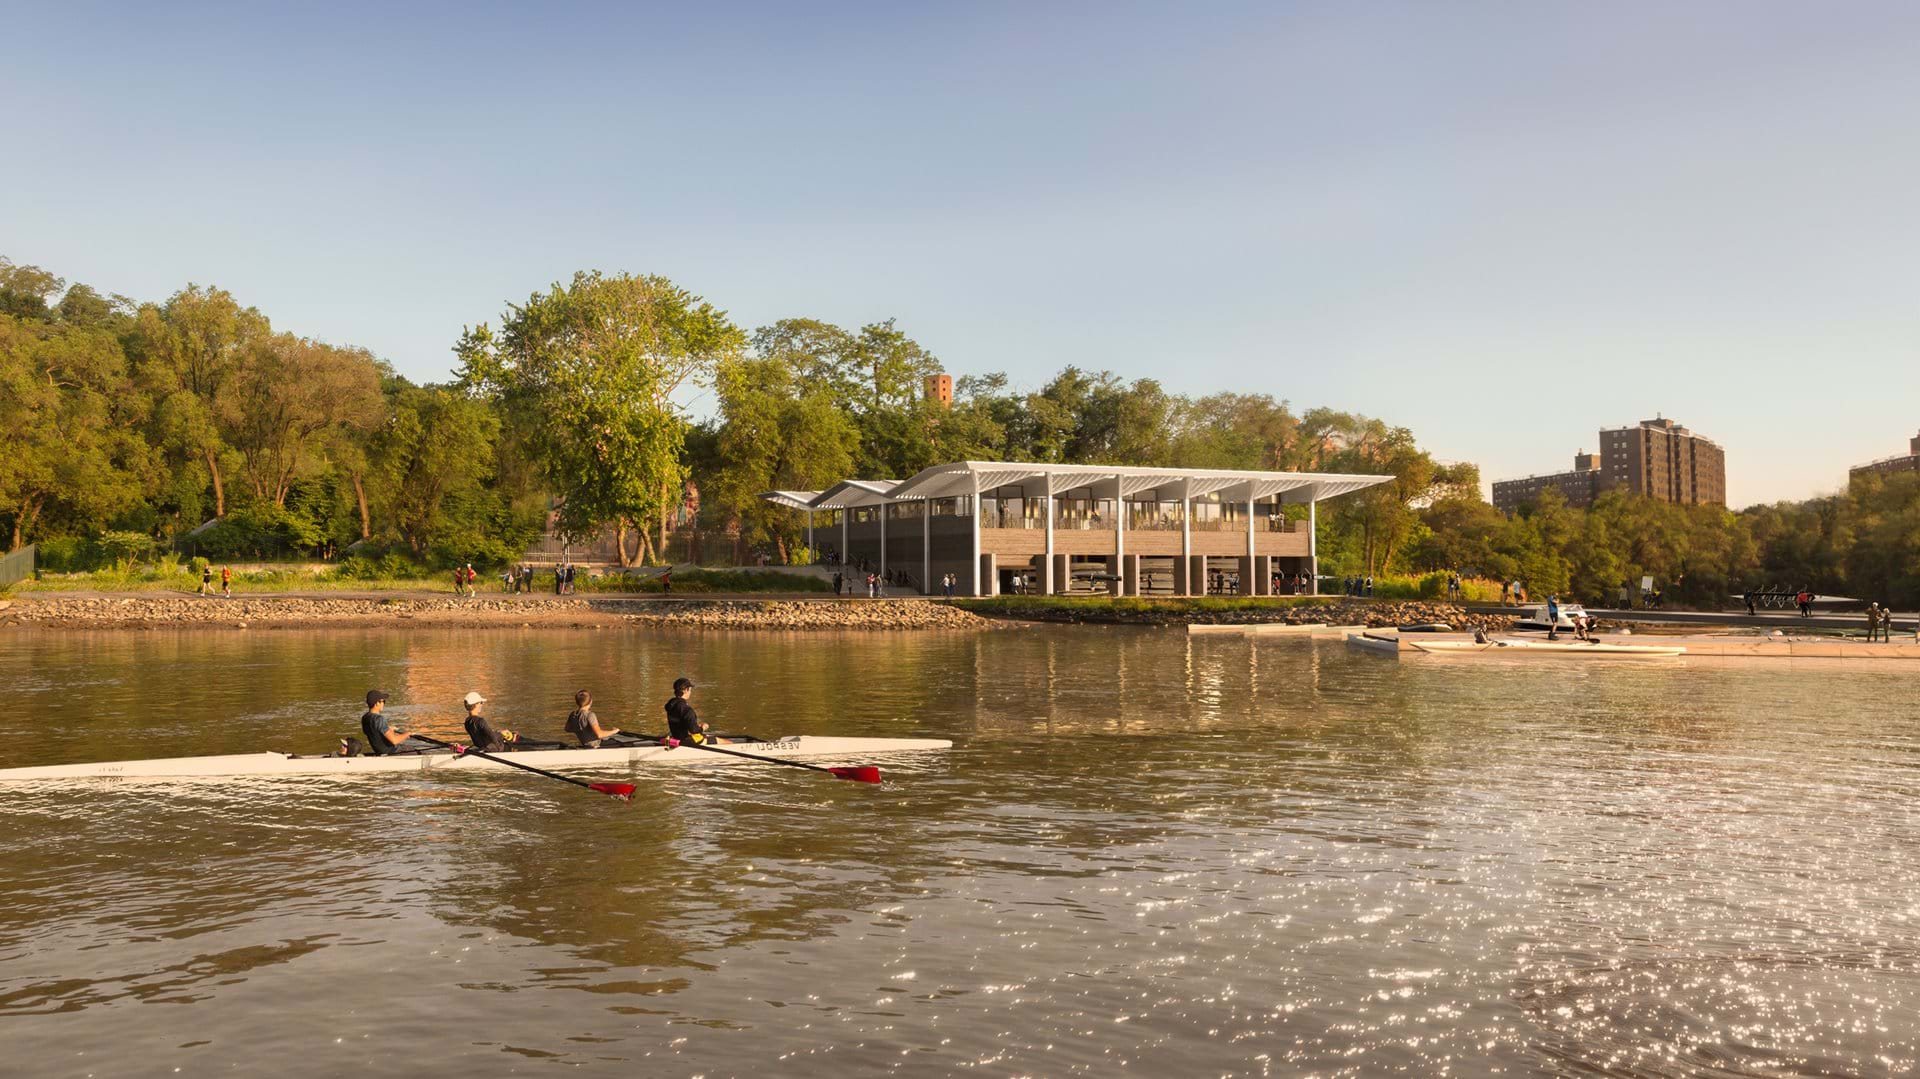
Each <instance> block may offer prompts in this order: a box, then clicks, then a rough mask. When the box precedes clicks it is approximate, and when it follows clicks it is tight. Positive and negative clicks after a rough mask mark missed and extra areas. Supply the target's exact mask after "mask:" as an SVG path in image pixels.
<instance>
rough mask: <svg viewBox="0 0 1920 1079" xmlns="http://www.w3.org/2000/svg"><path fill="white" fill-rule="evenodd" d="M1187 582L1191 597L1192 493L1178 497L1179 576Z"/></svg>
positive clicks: (1188, 592)
mask: <svg viewBox="0 0 1920 1079" xmlns="http://www.w3.org/2000/svg"><path fill="white" fill-rule="evenodd" d="M1179 579H1180V580H1182V581H1185V582H1187V595H1189V596H1191V595H1193V493H1192V491H1190V490H1189V491H1186V492H1183V493H1182V494H1181V495H1180V576H1179Z"/></svg>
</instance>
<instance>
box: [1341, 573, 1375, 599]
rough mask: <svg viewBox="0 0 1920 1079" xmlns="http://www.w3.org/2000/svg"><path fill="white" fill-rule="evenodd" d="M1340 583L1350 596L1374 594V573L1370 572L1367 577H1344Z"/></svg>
mask: <svg viewBox="0 0 1920 1079" xmlns="http://www.w3.org/2000/svg"><path fill="white" fill-rule="evenodd" d="M1340 583H1341V585H1342V586H1343V587H1344V588H1345V589H1346V594H1347V595H1349V596H1361V597H1365V596H1371V595H1373V575H1372V574H1368V575H1366V576H1365V577H1347V578H1343V579H1342V580H1341V582H1340Z"/></svg>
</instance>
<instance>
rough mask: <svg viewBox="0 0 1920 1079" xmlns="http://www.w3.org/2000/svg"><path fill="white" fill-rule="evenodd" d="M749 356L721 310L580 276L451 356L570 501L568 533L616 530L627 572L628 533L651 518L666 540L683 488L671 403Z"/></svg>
mask: <svg viewBox="0 0 1920 1079" xmlns="http://www.w3.org/2000/svg"><path fill="white" fill-rule="evenodd" d="M744 346H745V335H744V334H742V333H741V332H740V330H739V329H738V328H736V327H735V326H734V325H733V323H731V322H729V321H728V320H727V317H726V313H725V312H724V311H721V310H720V309H718V308H716V307H714V306H713V305H712V304H709V303H707V302H706V301H705V300H702V299H700V298H699V297H697V296H695V295H693V294H692V293H689V292H687V291H686V290H685V289H682V288H680V287H679V286H677V285H675V284H673V283H672V282H671V281H669V280H667V279H666V278H664V277H636V276H628V275H621V276H617V277H608V276H605V275H603V274H600V273H598V272H593V273H586V272H582V273H579V274H575V275H574V278H573V281H572V283H571V284H568V285H555V286H553V288H552V289H551V290H549V291H548V292H546V293H536V294H535V295H533V296H531V297H529V298H528V300H527V302H526V303H524V304H521V305H518V306H514V307H510V308H509V309H508V311H507V313H506V315H505V317H504V318H503V319H502V324H501V332H500V334H499V336H498V337H497V338H496V337H495V335H494V334H493V332H492V330H491V329H490V328H488V327H487V326H484V325H482V326H480V327H477V328H476V329H473V330H470V331H467V332H466V333H465V334H464V335H463V337H462V339H461V341H460V344H459V346H458V347H457V350H456V351H457V353H458V354H459V355H460V357H461V360H462V364H463V367H462V378H463V380H464V381H465V382H466V384H467V385H469V386H472V387H474V388H475V389H477V390H479V391H480V392H483V393H486V394H489V395H490V396H491V397H492V398H493V399H494V400H496V401H498V402H499V403H500V405H501V407H502V408H504V409H505V410H506V412H507V414H508V415H509V416H510V417H511V418H512V420H513V422H514V423H515V425H516V426H518V427H519V428H520V429H521V430H522V431H523V432H525V439H526V443H525V444H526V445H527V447H528V448H529V449H530V450H531V451H532V452H533V453H534V454H536V455H537V457H538V458H539V460H540V461H541V463H542V465H543V466H544V468H545V473H546V477H547V479H548V481H549V482H550V483H551V484H552V485H553V487H554V489H555V490H556V491H558V492H559V493H560V494H561V495H562V496H563V502H562V506H561V511H560V523H561V527H562V528H563V529H564V530H565V531H566V532H567V533H568V534H570V535H573V536H586V535H591V534H593V533H595V532H597V531H598V530H599V529H600V528H601V527H602V526H604V525H606V524H608V523H614V524H616V525H617V527H618V529H619V533H620V537H621V542H620V558H621V561H622V563H623V564H630V563H631V561H632V559H631V557H630V556H629V555H628V554H627V550H626V542H625V533H626V530H627V529H629V528H632V527H635V526H636V525H641V524H642V523H643V522H644V521H645V520H646V519H647V518H648V517H649V516H650V515H652V516H654V517H656V519H658V520H659V522H660V527H661V535H662V537H663V539H664V536H665V530H666V523H667V518H668V516H669V514H670V513H671V511H672V509H673V506H674V500H673V499H672V497H671V493H672V492H674V491H678V490H680V489H681V485H682V480H683V479H684V475H683V471H682V462H681V452H682V449H683V448H684V446H685V442H686V427H687V424H686V420H685V419H684V417H683V416H682V415H681V412H680V409H679V408H678V406H677V405H676V404H675V403H674V399H673V394H674V393H675V391H676V390H678V389H679V388H680V387H681V386H683V385H686V384H688V383H689V382H693V381H697V380H699V379H701V378H703V377H706V376H708V375H710V374H711V373H712V371H713V368H714V366H715V364H716V363H718V362H719V361H720V360H721V359H723V358H725V357H729V356H732V355H735V354H737V353H738V352H739V351H740V350H741V349H742V348H744ZM642 542H643V544H644V542H645V533H644V531H643V533H642ZM643 549H644V548H643Z"/></svg>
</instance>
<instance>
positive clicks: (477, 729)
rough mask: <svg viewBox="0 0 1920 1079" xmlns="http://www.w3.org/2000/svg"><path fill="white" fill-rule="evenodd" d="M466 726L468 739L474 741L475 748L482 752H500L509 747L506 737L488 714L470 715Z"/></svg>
mask: <svg viewBox="0 0 1920 1079" xmlns="http://www.w3.org/2000/svg"><path fill="white" fill-rule="evenodd" d="M466 728H467V741H469V742H472V743H473V748H475V749H477V750H480V751H481V752H482V753H498V752H500V751H501V750H503V749H505V748H507V739H506V737H505V736H504V735H502V734H501V733H500V728H498V727H495V726H494V725H493V721H492V720H490V719H488V718H487V717H486V716H468V717H467V722H466Z"/></svg>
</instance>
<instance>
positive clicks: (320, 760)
mask: <svg viewBox="0 0 1920 1079" xmlns="http://www.w3.org/2000/svg"><path fill="white" fill-rule="evenodd" d="M732 746H733V748H736V749H742V750H747V751H749V752H752V753H757V754H759V755H760V756H763V757H779V758H782V759H788V758H794V759H799V758H809V757H828V758H839V759H842V760H856V759H861V758H865V757H872V756H875V755H878V754H882V753H915V752H921V751H925V750H933V749H952V748H953V743H952V742H950V741H947V740H946V739H944V738H819V737H813V736H810V735H793V736H790V737H787V738H781V739H779V740H778V741H772V742H738V743H732ZM502 755H503V756H505V757H507V758H508V759H510V760H514V761H517V762H519V763H521V764H531V765H533V766H534V767H536V768H546V769H551V770H564V769H568V768H607V769H613V768H628V767H633V766H637V765H648V766H652V765H682V764H685V765H706V766H715V765H738V764H751V763H752V762H751V761H747V760H743V759H741V758H739V757H730V756H726V755H724V754H720V753H706V752H703V751H701V750H698V749H692V748H686V747H683V748H680V749H668V748H667V747H665V746H653V745H645V746H613V747H607V748H603V749H533V750H522V751H516V752H512V753H506V754H502ZM510 770H511V769H510V768H509V767H508V766H507V765H504V764H496V763H494V762H493V761H490V760H487V759H486V758H484V757H473V756H464V755H460V754H456V753H454V752H453V751H452V750H436V751H434V752H430V753H407V754H400V755H396V756H390V757H373V756H366V757H303V756H297V755H293V754H288V753H234V754H230V755H227V756H223V757H166V758H162V759H160V760H148V761H104V762H101V763H97V764H56V765H52V766H50V767H46V768H0V783H12V782H21V781H29V780H41V779H187V778H205V777H214V776H352V775H366V774H368V773H371V772H441V771H454V772H473V771H482V772H484V771H500V772H504V771H510Z"/></svg>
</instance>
